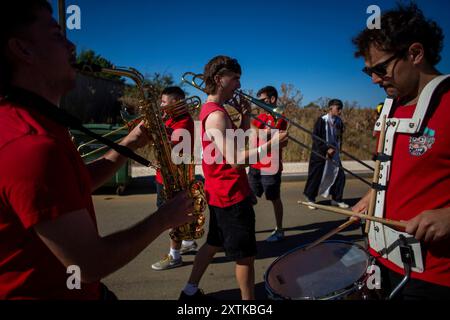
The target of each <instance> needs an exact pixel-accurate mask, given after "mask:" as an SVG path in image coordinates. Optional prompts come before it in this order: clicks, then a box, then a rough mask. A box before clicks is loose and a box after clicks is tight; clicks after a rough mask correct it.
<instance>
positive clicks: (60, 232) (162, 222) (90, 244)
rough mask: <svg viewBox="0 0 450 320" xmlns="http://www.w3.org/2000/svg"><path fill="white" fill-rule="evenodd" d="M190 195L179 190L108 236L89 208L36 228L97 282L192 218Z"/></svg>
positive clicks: (85, 277) (62, 257)
mask: <svg viewBox="0 0 450 320" xmlns="http://www.w3.org/2000/svg"><path fill="white" fill-rule="evenodd" d="M188 197H189V196H188V195H187V193H186V192H183V193H180V194H178V195H177V196H176V197H175V198H174V199H173V200H172V201H169V202H168V203H167V204H166V205H165V206H163V207H161V209H160V210H158V211H157V212H156V213H154V214H152V215H151V216H149V217H148V218H146V219H144V220H143V221H141V222H139V223H137V224H136V225H134V226H132V227H130V228H128V229H126V230H123V231H119V232H115V233H113V234H111V235H108V236H105V237H101V236H99V235H98V232H97V229H96V227H95V225H94V222H93V220H92V218H91V217H90V215H89V213H88V211H87V210H86V209H82V210H78V211H74V212H70V213H66V214H63V215H61V216H59V217H58V218H56V219H54V220H48V221H44V222H40V223H38V224H37V225H35V226H34V230H35V232H36V234H37V235H38V236H39V237H40V239H41V240H42V241H43V242H44V243H45V244H46V245H47V247H48V248H49V249H50V250H51V251H52V253H53V254H54V255H55V256H56V257H57V258H58V259H59V260H60V262H61V263H62V264H63V265H64V266H65V267H68V266H71V265H76V266H79V267H80V270H81V279H82V281H83V282H95V281H99V280H101V279H102V278H104V277H106V276H107V275H109V274H111V273H112V272H114V271H116V270H118V269H120V268H121V267H123V266H124V265H126V264H127V263H128V262H130V261H131V260H132V259H134V258H135V257H136V256H137V255H138V254H139V253H140V252H141V251H142V250H144V249H145V248H146V247H147V246H148V245H149V244H150V243H151V242H152V241H153V240H155V239H156V238H157V237H158V236H159V235H160V234H161V233H162V232H163V231H164V230H166V229H168V228H171V227H176V226H178V225H182V224H184V223H186V222H190V221H191V220H192V218H189V217H187V215H186V212H192V201H190V200H188Z"/></svg>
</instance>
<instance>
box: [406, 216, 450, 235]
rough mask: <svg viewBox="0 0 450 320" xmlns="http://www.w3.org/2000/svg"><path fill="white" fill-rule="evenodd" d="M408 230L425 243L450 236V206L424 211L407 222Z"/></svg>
mask: <svg viewBox="0 0 450 320" xmlns="http://www.w3.org/2000/svg"><path fill="white" fill-rule="evenodd" d="M406 232H407V233H409V234H411V235H413V236H414V238H416V239H417V240H419V241H423V242H425V243H433V242H439V241H442V240H445V239H448V238H450V208H442V209H436V210H427V211H424V212H422V213H421V214H419V215H418V216H416V217H415V218H413V219H411V220H409V221H408V222H407V223H406Z"/></svg>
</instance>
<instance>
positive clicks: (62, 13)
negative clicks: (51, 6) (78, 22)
mask: <svg viewBox="0 0 450 320" xmlns="http://www.w3.org/2000/svg"><path fill="white" fill-rule="evenodd" d="M58 19H59V25H60V26H61V31H62V33H63V35H64V37H65V36H66V1H65V0H58Z"/></svg>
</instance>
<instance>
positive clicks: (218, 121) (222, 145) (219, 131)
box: [205, 111, 271, 168]
mask: <svg viewBox="0 0 450 320" xmlns="http://www.w3.org/2000/svg"><path fill="white" fill-rule="evenodd" d="M227 120H228V119H227V117H226V116H225V114H224V113H223V112H221V111H216V112H213V113H211V114H210V115H209V116H208V118H207V119H206V122H205V130H206V132H207V134H208V136H209V138H210V139H212V140H214V144H215V146H216V147H217V149H218V150H219V151H220V153H221V154H222V155H223V157H224V160H225V159H226V162H227V163H228V164H230V165H231V166H232V167H233V168H241V167H246V166H248V162H249V159H256V157H257V154H258V148H251V149H245V147H244V148H242V149H238V145H237V144H236V143H235V141H234V140H233V139H229V137H227V135H226V130H227V129H229V127H228V126H227ZM270 144H271V142H270V141H269V142H266V143H264V144H262V145H261V146H260V148H261V150H262V151H263V152H267V151H268V150H269V148H270ZM231 146H232V149H231V151H229V154H227V147H231ZM233 152H234V153H233Z"/></svg>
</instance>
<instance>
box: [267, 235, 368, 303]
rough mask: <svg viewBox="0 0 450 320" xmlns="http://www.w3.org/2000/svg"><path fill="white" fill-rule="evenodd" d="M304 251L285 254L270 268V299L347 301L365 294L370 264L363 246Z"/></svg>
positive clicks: (330, 243) (335, 243)
mask: <svg viewBox="0 0 450 320" xmlns="http://www.w3.org/2000/svg"><path fill="white" fill-rule="evenodd" d="M303 248H304V247H300V248H296V249H294V250H292V251H290V252H288V253H286V254H284V255H283V256H281V257H279V258H278V259H277V260H275V261H274V262H273V263H272V264H271V265H270V267H269V269H268V270H267V272H266V273H265V275H264V281H265V286H266V291H267V293H268V296H269V298H271V299H274V300H331V299H348V298H352V296H354V295H355V293H358V292H359V293H361V292H362V289H363V288H364V287H365V283H366V279H367V277H368V275H367V268H368V266H369V264H370V262H371V261H370V256H369V254H368V253H367V252H366V250H364V249H363V248H362V247H361V246H359V245H356V244H354V243H350V242H342V241H326V242H323V243H321V244H319V245H317V246H316V247H313V248H312V249H309V250H306V251H304V250H303ZM353 298H355V297H353ZM356 298H357V299H363V296H362V294H361V295H359V296H357V297H356Z"/></svg>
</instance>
